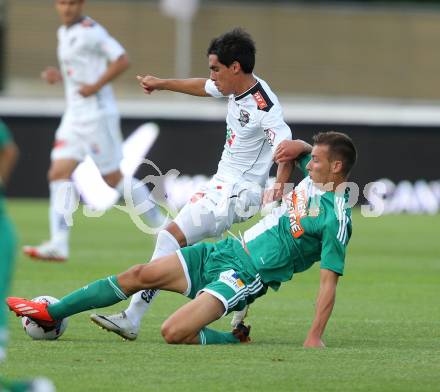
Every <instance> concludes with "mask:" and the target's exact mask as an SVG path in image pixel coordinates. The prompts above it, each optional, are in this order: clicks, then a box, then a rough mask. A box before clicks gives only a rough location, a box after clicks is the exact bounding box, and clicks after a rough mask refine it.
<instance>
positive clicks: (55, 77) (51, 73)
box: [40, 67, 63, 84]
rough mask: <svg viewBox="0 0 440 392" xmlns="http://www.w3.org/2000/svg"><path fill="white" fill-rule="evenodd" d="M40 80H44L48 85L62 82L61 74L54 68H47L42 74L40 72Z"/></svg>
mask: <svg viewBox="0 0 440 392" xmlns="http://www.w3.org/2000/svg"><path fill="white" fill-rule="evenodd" d="M40 76H41V79H43V80H45V81H46V82H47V83H49V84H55V83H57V82H60V81H61V80H63V77H62V76H61V72H60V71H59V69H58V68H56V67H47V68H46V69H45V70H44V71H43V72H41V75H40Z"/></svg>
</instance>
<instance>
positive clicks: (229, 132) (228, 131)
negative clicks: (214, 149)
mask: <svg viewBox="0 0 440 392" xmlns="http://www.w3.org/2000/svg"><path fill="white" fill-rule="evenodd" d="M234 139H235V132H234V131H233V130H232V129H231V128H226V143H228V145H229V146H232V143H234Z"/></svg>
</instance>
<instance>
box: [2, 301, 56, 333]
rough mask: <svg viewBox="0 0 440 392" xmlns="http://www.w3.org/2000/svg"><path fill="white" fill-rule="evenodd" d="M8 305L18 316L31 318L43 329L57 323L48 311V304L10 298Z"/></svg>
mask: <svg viewBox="0 0 440 392" xmlns="http://www.w3.org/2000/svg"><path fill="white" fill-rule="evenodd" d="M6 304H7V305H8V307H9V309H10V310H12V311H13V312H14V313H15V314H16V315H17V316H20V317H25V316H27V317H30V318H31V319H32V320H34V321H35V322H36V323H37V324H40V325H41V326H43V327H50V326H53V325H55V324H56V323H57V321H56V320H54V319H53V318H52V316H51V315H50V314H49V312H48V311H47V306H48V304H47V303H46V302H34V301H30V300H28V299H25V298H19V297H8V298H6Z"/></svg>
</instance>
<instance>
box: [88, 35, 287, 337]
mask: <svg viewBox="0 0 440 392" xmlns="http://www.w3.org/2000/svg"><path fill="white" fill-rule="evenodd" d="M207 54H208V59H209V69H210V78H209V79H205V78H200V79H158V78H155V77H153V76H151V75H147V76H144V77H141V76H138V79H139V81H140V85H141V86H142V88H143V89H144V91H145V92H146V93H147V94H150V93H151V92H153V91H154V90H170V91H175V92H180V93H185V94H190V95H196V96H200V97H210V96H213V97H218V98H220V97H228V113H227V117H226V126H227V130H226V143H225V145H224V150H223V154H222V156H221V160H220V162H219V165H218V170H217V173H216V174H215V175H214V177H213V178H212V180H211V181H210V182H209V184H208V185H207V186H206V187H205V188H204V189H202V190H200V192H197V193H196V194H195V195H193V197H192V198H191V201H190V202H189V203H187V204H186V205H185V206H184V207H183V208H182V210H181V211H180V212H179V214H178V215H177V217H176V218H175V220H174V221H173V222H171V223H170V224H169V225H168V226H167V227H166V229H165V230H162V231H160V232H159V234H158V237H157V242H156V247H155V250H154V252H153V255H152V257H151V259H152V260H154V259H157V258H159V257H162V256H165V255H168V254H171V253H173V252H175V251H176V250H177V249H179V248H180V247H184V246H187V245H192V244H194V243H196V242H198V241H200V240H202V239H204V238H208V237H218V236H220V235H221V234H222V233H223V232H224V231H225V230H227V229H229V228H230V227H231V225H232V224H233V223H236V222H241V221H244V220H246V219H248V218H250V217H251V216H252V215H254V214H255V213H257V212H258V211H259V209H260V207H261V204H262V202H269V201H273V200H274V199H277V198H281V195H282V192H283V188H284V184H285V183H286V182H287V181H288V180H289V177H290V173H291V171H292V164H291V162H284V163H281V164H280V165H279V166H278V171H277V179H276V186H274V188H273V189H272V190H270V191H267V192H266V193H265V194H264V200H263V189H264V187H265V184H266V181H267V179H268V176H269V170H270V168H271V166H272V163H273V161H272V156H273V153H274V152H275V149H276V147H277V145H278V144H279V143H280V142H281V141H283V140H290V139H291V138H292V133H291V130H290V128H289V126H288V125H287V124H286V123H285V122H284V120H283V115H282V110H281V106H280V104H279V102H278V99H277V97H276V95H275V94H274V93H273V92H272V90H271V89H270V88H269V86H268V85H267V83H266V82H265V81H263V80H261V79H260V78H258V77H256V76H255V75H254V74H253V69H254V64H255V44H254V42H253V40H252V38H251V37H250V35H249V34H247V33H246V32H244V31H243V30H242V29H234V30H233V31H231V32H228V33H225V34H223V35H222V36H220V37H218V38H215V39H213V40H212V42H211V44H210V46H209V48H208V52H207ZM201 148H203V147H202V146H201ZM157 292H158V291H157V290H145V291H142V292H139V293H136V294H135V295H134V296H133V298H132V300H131V303H130V305H129V307H128V309H127V310H126V311H124V312H122V313H118V314H115V315H110V316H102V315H96V314H94V315H92V316H91V317H92V320H93V321H94V322H95V323H97V324H98V325H100V326H102V327H103V328H105V329H107V330H110V331H112V332H115V333H117V334H119V335H121V336H123V337H124V338H126V339H130V340H134V339H136V337H137V334H138V330H139V327H140V321H141V318H142V316H143V314H144V313H145V311H146V310H147V309H148V307H149V306H150V303H151V301H152V300H153V298H154V297H155V296H156V295H157ZM243 317H244V312H241V313H240V314H236V315H235V317H234V320H235V321H234V320H233V323H234V324H238V323H239V322H240V321H241V320H242V319H243Z"/></svg>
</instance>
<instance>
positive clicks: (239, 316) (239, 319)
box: [231, 305, 249, 328]
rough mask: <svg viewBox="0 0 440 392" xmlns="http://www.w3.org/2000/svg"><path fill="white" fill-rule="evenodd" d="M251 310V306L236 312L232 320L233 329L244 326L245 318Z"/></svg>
mask: <svg viewBox="0 0 440 392" xmlns="http://www.w3.org/2000/svg"><path fill="white" fill-rule="evenodd" d="M248 309H249V305H246V306H245V307H244V308H243V310H238V311H235V312H234V315H233V316H232V320H231V326H232V328H236V327H237V325H238V324H242V323H243V321H244V318H245V317H246V316H247V313H248Z"/></svg>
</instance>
